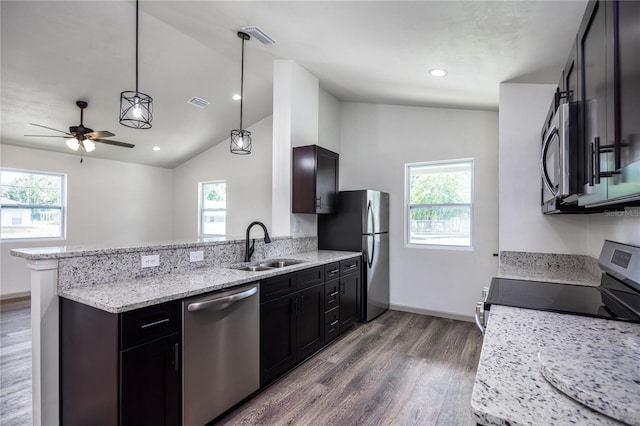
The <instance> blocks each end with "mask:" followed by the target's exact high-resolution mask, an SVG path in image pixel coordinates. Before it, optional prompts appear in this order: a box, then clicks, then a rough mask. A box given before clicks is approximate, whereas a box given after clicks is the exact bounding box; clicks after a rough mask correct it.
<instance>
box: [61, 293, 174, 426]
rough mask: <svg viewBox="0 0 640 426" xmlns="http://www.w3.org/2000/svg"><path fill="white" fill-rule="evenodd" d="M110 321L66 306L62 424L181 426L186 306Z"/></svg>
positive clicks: (111, 316) (156, 308)
mask: <svg viewBox="0 0 640 426" xmlns="http://www.w3.org/2000/svg"><path fill="white" fill-rule="evenodd" d="M179 303H180V302H179V301H175V302H169V303H163V304H160V305H155V306H150V307H148V308H142V309H138V310H135V311H130V312H125V313H122V314H112V313H108V312H105V311H102V310H100V309H96V308H93V307H91V306H87V305H84V304H82V303H78V302H74V301H71V300H68V299H60V391H61V395H60V423H61V424H63V425H65V426H68V425H71V426H73V425H92V426H102V425H105V426H113V425H121V426H128V425H136V426H137V425H164V426H172V425H176V426H177V425H179V424H180V403H181V393H180V378H181V366H180V355H179V354H180V340H181V334H180V330H181V327H180V322H181V319H180V309H179V308H180V305H179Z"/></svg>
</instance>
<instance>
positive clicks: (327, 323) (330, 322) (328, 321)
mask: <svg viewBox="0 0 640 426" xmlns="http://www.w3.org/2000/svg"><path fill="white" fill-rule="evenodd" d="M339 334H340V308H337V307H336V308H333V309H332V310H330V311H329V312H327V313H326V314H324V343H325V344H326V343H329V342H330V341H332V340H333V339H335V338H336V337H338V335H339Z"/></svg>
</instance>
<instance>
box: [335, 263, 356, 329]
mask: <svg viewBox="0 0 640 426" xmlns="http://www.w3.org/2000/svg"><path fill="white" fill-rule="evenodd" d="M359 288H360V273H359V272H358V273H354V274H349V275H345V276H343V277H340V333H342V332H343V331H345V330H346V329H348V328H349V327H351V326H352V325H353V324H354V323H355V322H356V321H357V320H358V319H359V317H360V315H359V309H358V302H359V300H358V294H359V292H358V289H359Z"/></svg>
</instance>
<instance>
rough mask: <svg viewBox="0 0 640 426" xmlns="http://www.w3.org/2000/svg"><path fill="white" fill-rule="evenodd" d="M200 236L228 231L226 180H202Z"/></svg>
mask: <svg viewBox="0 0 640 426" xmlns="http://www.w3.org/2000/svg"><path fill="white" fill-rule="evenodd" d="M199 186H200V219H199V227H198V229H199V230H200V236H203V237H208V236H219V235H225V233H226V222H227V185H226V183H225V181H223V180H221V181H215V182H200V184H199Z"/></svg>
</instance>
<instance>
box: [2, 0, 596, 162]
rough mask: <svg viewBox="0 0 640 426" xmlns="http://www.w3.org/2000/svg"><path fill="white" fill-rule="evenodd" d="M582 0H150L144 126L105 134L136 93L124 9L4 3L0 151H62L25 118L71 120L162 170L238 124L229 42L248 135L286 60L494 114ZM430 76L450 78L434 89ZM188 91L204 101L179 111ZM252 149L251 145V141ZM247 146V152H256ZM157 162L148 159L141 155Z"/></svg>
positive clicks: (125, 156) (401, 100) (132, 158)
mask: <svg viewBox="0 0 640 426" xmlns="http://www.w3.org/2000/svg"><path fill="white" fill-rule="evenodd" d="M585 7H586V1H584V0H579V1H561V0H560V1H484V0H477V1H371V2H369V1H273V2H272V1H188V0H183V1H152V0H144V1H141V2H140V59H139V60H140V66H139V69H140V84H139V86H140V87H139V89H140V91H141V92H144V93H148V94H149V95H151V96H152V97H153V99H154V109H155V110H154V119H153V128H152V129H149V130H134V129H129V128H126V127H123V126H121V125H120V124H119V123H118V112H119V96H120V92H121V91H124V90H134V88H135V73H134V71H135V43H134V41H135V2H132V1H119V0H112V1H66V0H65V1H6V0H3V1H2V2H0V14H1V39H0V41H1V51H0V54H1V58H0V59H1V64H0V66H1V75H0V79H1V103H2V116H1V126H2V127H1V134H0V138H1V142H2V143H3V144H12V145H20V146H25V147H31V148H37V149H46V150H51V151H59V152H67V153H68V152H71V151H69V150H68V148H67V147H66V145H65V144H64V139H62V138H60V139H58V138H33V137H25V136H24V135H26V134H55V132H53V133H52V132H48V131H46V130H45V129H38V128H37V127H33V126H30V125H29V123H38V124H41V125H45V126H48V127H52V128H56V129H61V130H67V129H68V127H69V126H72V125H77V124H79V122H80V117H79V110H78V108H77V107H76V106H75V101H76V100H79V99H81V100H86V101H88V103H89V107H88V108H87V110H86V111H85V115H84V124H85V125H86V126H88V127H91V128H93V129H94V130H109V131H111V132H113V133H115V134H116V136H114V137H113V138H112V139H116V140H119V141H123V142H129V143H133V144H135V145H136V147H135V148H133V149H126V148H119V147H113V146H106V145H99V146H98V147H97V149H96V150H95V151H94V152H92V153H90V154H89V156H94V157H99V158H105V159H113V160H119V161H128V162H133V163H139V164H147V165H153V166H160V167H169V168H172V167H175V166H176V165H178V164H180V163H182V162H184V161H185V160H187V159H189V158H191V157H193V156H194V155H197V154H198V153H200V152H202V151H204V150H206V149H208V148H210V147H212V146H214V145H215V144H217V143H220V142H222V141H224V140H225V139H226V138H228V135H229V131H230V130H231V129H234V128H237V127H238V124H239V123H238V121H239V102H237V101H234V100H232V99H231V96H232V95H233V94H234V93H237V92H239V86H240V49H241V41H240V39H239V38H238V37H237V36H236V32H237V31H238V30H240V29H241V28H242V27H245V26H257V27H260V28H261V29H262V30H264V31H265V32H266V33H267V34H268V35H269V36H271V37H272V38H273V39H275V40H276V41H277V42H278V44H276V45H270V46H267V45H263V44H261V43H260V42H259V41H257V40H255V39H252V40H250V41H249V42H247V44H246V53H245V55H246V56H245V96H244V122H245V127H247V126H249V125H251V124H252V123H255V122H257V121H259V120H260V119H262V118H265V117H268V116H269V115H270V114H271V113H272V80H273V60H275V59H291V60H293V61H295V62H297V63H298V64H299V65H301V66H302V67H304V68H306V69H307V70H309V71H310V72H311V73H312V74H314V75H315V76H317V77H318V79H319V80H320V86H321V87H322V88H323V89H324V90H327V91H328V92H329V93H331V94H333V95H334V96H336V97H337V98H338V99H340V100H342V101H353V102H371V103H386V104H397V105H415V106H435V107H446V108H449V107H453V108H471V109H490V110H496V109H497V108H498V89H499V83H500V82H504V81H513V82H522V83H556V82H557V81H558V80H559V79H560V72H561V70H562V68H563V66H564V63H565V61H566V59H567V56H568V54H569V50H570V48H571V45H572V43H573V41H574V37H575V34H576V32H577V29H578V25H579V23H580V20H581V17H582V14H583V13H584V9H585ZM432 68H444V69H446V70H448V72H449V74H448V75H447V76H446V77H442V78H436V77H433V76H431V75H429V73H428V71H429V70H430V69H432ZM193 96H198V97H200V98H203V99H206V100H208V101H210V102H211V104H210V105H209V106H207V107H206V108H204V109H199V108H196V107H194V106H191V105H189V104H187V100H188V99H190V98H191V97H193ZM256 142H257V141H256ZM254 143H255V142H254ZM154 146H158V147H160V151H157V152H154V151H152V147H154Z"/></svg>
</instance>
